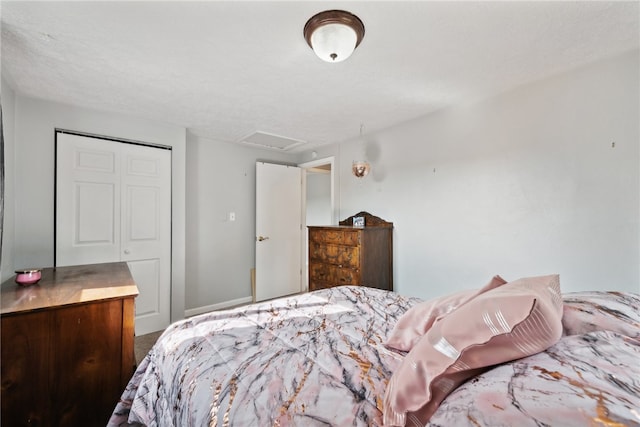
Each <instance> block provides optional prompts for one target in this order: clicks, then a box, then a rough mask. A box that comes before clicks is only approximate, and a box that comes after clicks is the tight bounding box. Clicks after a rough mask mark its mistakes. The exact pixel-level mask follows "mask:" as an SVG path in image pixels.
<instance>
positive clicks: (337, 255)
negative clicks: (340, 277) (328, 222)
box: [309, 242, 360, 268]
mask: <svg viewBox="0 0 640 427" xmlns="http://www.w3.org/2000/svg"><path fill="white" fill-rule="evenodd" d="M309 259H310V260H312V261H318V262H322V263H327V264H333V265H337V266H341V267H352V268H357V267H358V266H359V265H360V247H359V246H342V245H328V244H322V243H319V242H309Z"/></svg>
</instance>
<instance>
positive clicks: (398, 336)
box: [385, 276, 507, 351]
mask: <svg viewBox="0 0 640 427" xmlns="http://www.w3.org/2000/svg"><path fill="white" fill-rule="evenodd" d="M505 283H507V281H506V280H504V279H503V278H502V277H500V276H493V278H491V280H490V281H489V283H487V284H486V285H484V287H482V288H480V289H468V290H464V291H460V292H456V293H453V294H449V295H444V296H442V297H438V298H434V299H430V300H428V301H424V302H421V303H418V304H416V305H414V306H413V307H411V308H410V309H409V310H407V312H406V313H404V314H403V315H402V317H400V319H398V322H397V323H396V325H395V326H394V327H393V331H391V334H390V335H389V337H388V338H387V342H386V343H385V345H386V346H387V347H391V348H395V349H396V350H400V351H409V350H411V349H412V348H413V346H414V345H415V344H416V343H417V342H418V340H420V338H422V336H423V335H424V334H426V333H427V331H428V330H429V329H431V326H433V324H434V322H436V321H437V320H438V319H440V318H442V317H444V316H446V315H447V314H449V313H451V312H452V311H453V310H455V309H456V308H458V307H460V306H461V305H463V304H465V303H467V302H469V301H470V300H472V299H473V298H474V297H476V296H478V295H480V294H482V293H485V292H487V291H490V290H491V289H495V288H497V287H498V286H502V285H504V284H505Z"/></svg>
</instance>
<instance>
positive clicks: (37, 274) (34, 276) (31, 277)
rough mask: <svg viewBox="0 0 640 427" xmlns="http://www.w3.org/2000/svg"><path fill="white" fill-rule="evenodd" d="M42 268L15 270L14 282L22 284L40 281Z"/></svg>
mask: <svg viewBox="0 0 640 427" xmlns="http://www.w3.org/2000/svg"><path fill="white" fill-rule="evenodd" d="M41 277H42V270H40V269H39V268H32V269H26V270H16V283H17V284H19V285H22V286H27V285H33V284H36V283H38V282H39V281H40V278H41Z"/></svg>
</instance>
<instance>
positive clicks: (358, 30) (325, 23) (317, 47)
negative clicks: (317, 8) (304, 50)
mask: <svg viewBox="0 0 640 427" xmlns="http://www.w3.org/2000/svg"><path fill="white" fill-rule="evenodd" d="M363 37H364V24H363V23H362V21H361V20H360V18H358V17H357V16H356V15H354V14H352V13H349V12H346V11H344V10H326V11H324V12H320V13H318V14H316V15H314V16H312V17H311V19H309V20H308V21H307V23H306V24H305V26H304V38H305V39H306V40H307V44H309V46H310V47H311V49H313V51H314V52H315V54H316V55H317V56H318V57H319V58H320V59H322V60H323V61H326V62H340V61H344V60H345V59H347V58H348V57H349V56H351V54H352V53H353V51H354V50H355V49H356V47H358V45H359V44H360V42H361V41H362V38H363Z"/></svg>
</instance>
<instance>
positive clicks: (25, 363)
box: [0, 262, 138, 426]
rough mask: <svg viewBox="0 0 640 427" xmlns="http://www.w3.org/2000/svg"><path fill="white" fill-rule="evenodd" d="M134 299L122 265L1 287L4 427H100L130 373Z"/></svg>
mask: <svg viewBox="0 0 640 427" xmlns="http://www.w3.org/2000/svg"><path fill="white" fill-rule="evenodd" d="M136 295H138V288H137V287H136V285H135V283H134V281H133V279H132V278H131V274H130V272H129V268H128V267H127V264H126V263H124V262H118V263H109V264H94V265H84V266H76V267H59V268H47V269H43V270H42V279H41V280H40V282H38V283H37V284H35V285H31V286H26V287H22V286H19V285H17V284H16V283H15V282H14V281H13V279H11V280H8V281H6V282H5V283H3V284H2V289H1V305H2V311H1V318H0V321H1V324H0V334H1V341H2V342H1V344H2V349H1V353H2V356H1V359H0V364H1V371H2V396H1V399H2V425H3V426H105V425H106V424H107V422H108V420H109V416H110V414H111V412H112V411H113V409H114V408H115V406H116V404H117V403H118V400H119V398H120V395H121V394H122V392H123V391H124V388H125V387H126V385H127V382H128V381H129V379H130V378H131V375H132V374H133V368H134V365H135V357H134V347H133V346H134V298H135V297H136Z"/></svg>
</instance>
